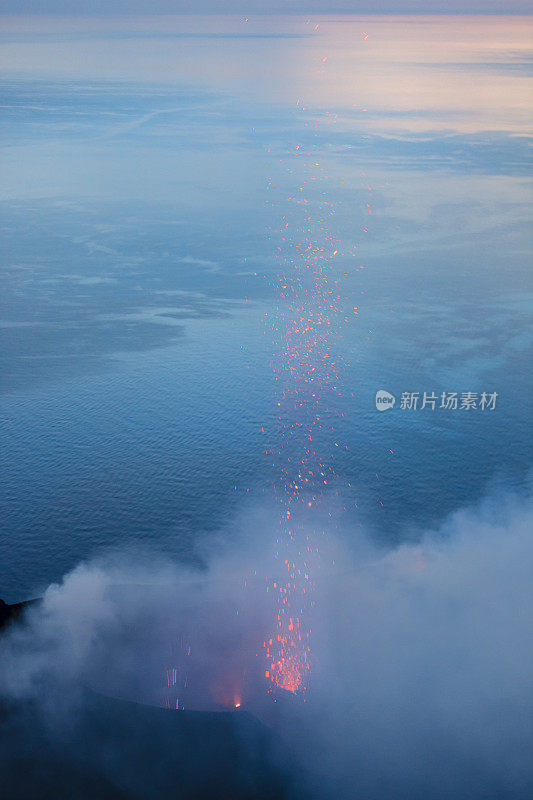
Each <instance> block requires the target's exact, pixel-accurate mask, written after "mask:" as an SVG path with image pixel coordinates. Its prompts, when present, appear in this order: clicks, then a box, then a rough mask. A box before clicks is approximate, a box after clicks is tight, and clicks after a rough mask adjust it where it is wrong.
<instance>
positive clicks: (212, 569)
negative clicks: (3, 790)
mask: <svg viewBox="0 0 533 800" xmlns="http://www.w3.org/2000/svg"><path fill="white" fill-rule="evenodd" d="M242 527H243V528H244V530H243V531H242V532H241V534H240V535H239V536H238V537H237V538H238V546H237V545H235V546H234V547H232V548H231V549H230V550H226V551H225V552H224V554H222V555H218V556H212V557H211V560H210V565H209V568H208V569H206V570H203V571H198V570H192V569H187V568H184V567H181V566H176V565H175V564H169V563H168V562H165V561H164V560H162V559H158V558H156V557H154V556H151V557H150V558H148V557H147V555H146V553H145V554H144V555H143V556H142V557H137V558H136V559H135V558H133V557H132V556H131V554H130V555H129V556H127V557H126V556H125V555H123V554H122V555H120V556H119V555H118V554H116V553H115V554H114V555H113V556H108V557H106V558H100V559H98V560H95V561H94V562H90V563H84V564H82V565H80V566H79V567H77V568H76V569H75V570H74V571H73V572H71V573H70V574H69V575H67V576H66V577H65V579H64V580H63V583H62V584H61V585H57V586H52V587H50V588H49V589H48V591H47V592H46V594H45V597H44V600H43V602H42V604H41V605H39V606H36V607H34V608H32V609H31V610H30V611H29V612H28V614H27V615H26V620H25V622H24V624H23V625H16V626H13V627H12V628H11V629H10V630H9V631H8V632H7V633H6V634H4V636H3V639H2V658H1V663H0V697H1V698H2V705H1V708H3V709H4V712H3V715H4V719H3V724H2V728H3V735H2V739H3V741H4V742H6V743H7V745H6V749H5V751H4V752H5V754H6V755H4V760H3V762H2V758H1V757H0V766H2V767H4V768H5V769H6V770H7V773H6V774H8V780H9V775H11V774H13V770H12V769H11V772H10V770H9V768H8V766H6V765H7V764H8V762H9V763H11V764H13V763H15V761H16V760H17V759H18V760H20V759H22V761H24V758H26V760H27V761H30V760H31V758H33V757H34V750H35V748H39V753H40V754H41V756H42V765H41V767H40V768H39V769H41V771H43V770H44V771H46V767H45V766H43V765H46V763H48V762H49V761H50V760H52V761H53V762H54V763H56V762H57V759H58V752H59V751H60V752H61V754H62V756H61V757H62V759H63V761H64V759H65V758H67V759H70V760H71V761H72V762H75V763H72V765H71V766H72V774H76V775H81V776H82V777H81V778H79V781H80V783H79V786H80V787H83V790H82V788H79V791H78V795H77V796H80V797H83V796H87V797H89V796H93V797H94V796H99V797H105V796H110V797H111V796H117V797H118V796H121V797H130V796H131V797H165V796H167V797H168V796H172V797H195V796H198V797H200V796H208V794H207V792H208V790H207V789H205V792H206V794H205V795H202V794H201V793H200V791H199V790H195V788H194V787H195V782H194V781H195V776H194V774H193V773H194V769H193V770H192V773H191V764H193V762H194V758H195V757H198V763H197V767H196V769H197V770H200V771H205V770H206V769H211V770H212V771H213V770H214V771H215V772H216V771H217V770H218V769H220V770H221V772H220V774H222V773H223V767H222V766H221V767H220V768H219V767H218V766H216V764H215V762H214V761H213V760H212V759H213V758H215V760H216V757H219V758H222V759H226V762H225V763H226V764H227V758H226V756H224V752H226V751H222V750H221V751H217V752H215V751H213V749H212V748H213V745H212V742H210V741H208V740H207V739H206V738H205V736H203V734H202V735H197V734H194V733H191V730H189V729H187V731H185V733H184V732H183V730H182V731H181V733H180V736H182V737H183V738H182V739H179V746H178V740H177V739H176V738H175V737H176V732H175V731H170V730H169V729H168V727H167V721H168V720H169V719H172V721H174V720H175V719H178V718H180V715H179V714H175V713H174V714H171V713H170V712H168V711H163V710H159V709H152V708H150V709H148V708H147V709H145V710H144V711H143V712H142V713H143V714H144V715H145V716H144V717H143V723H142V725H141V724H139V726H138V728H135V729H133V728H132V727H131V726H130V727H127V726H126V728H127V729H125V727H124V722H123V719H122V716H123V715H124V714H125V713H126V712H125V711H124V709H125V707H126V706H125V705H124V703H123V701H125V700H128V701H129V700H133V701H136V702H140V703H145V704H150V705H153V706H156V705H157V706H164V704H165V692H166V691H167V690H168V685H165V681H164V675H165V670H166V669H167V668H168V667H169V666H172V665H173V664H174V663H178V665H179V669H182V668H186V670H187V672H188V675H189V681H190V682H191V684H192V685H190V686H188V688H187V692H188V694H186V695H185V697H186V698H188V702H189V707H190V708H199V709H202V710H204V711H207V712H210V711H214V710H219V709H223V708H229V707H231V706H234V705H235V703H233V700H234V699H236V698H238V699H239V702H241V696H242V706H243V709H249V710H251V711H252V712H253V714H254V715H255V716H257V717H259V719H261V720H262V721H263V722H264V723H265V724H266V726H273V728H274V732H273V733H272V737H271V738H269V736H268V735H266V734H265V735H263V733H261V732H260V731H264V730H265V728H263V727H261V726H260V725H259V723H258V725H259V727H257V728H256V727H254V724H255V723H253V722H251V721H250V720H251V717H248V716H247V715H246V714H242V715H241V717H240V720H241V722H239V725H238V726H237V727H236V728H235V730H233V729H232V731H233V732H232V734H231V735H232V736H234V737H235V739H234V742H233V744H234V745H235V748H237V750H238V749H239V748H241V749H244V750H246V748H248V751H247V753H248V756H247V757H248V760H246V759H244V761H243V760H242V758H240V756H237V755H235V754H234V755H235V759H236V761H235V763H238V764H239V765H240V766H239V769H240V772H239V773H238V775H237V779H238V785H239V786H240V787H241V788H242V792H241V794H240V795H238V794H235V793H234V796H235V797H237V796H242V797H259V796H261V797H262V796H271V797H283V796H287V797H293V798H297V797H317V798H321V799H322V798H330V797H331V798H333V797H335V798H352V797H353V798H365V799H366V800H379V799H380V798H384V799H386V800H389V798H390V800H392V798H394V800H397V799H398V798H404V797H405V798H420V800H422V798H424V800H428V799H430V798H450V797H453V798H465V800H466V798H468V799H469V800H472V799H475V798H483V800H487V798H513V800H515V799H516V798H522V797H524V798H525V797H529V796H531V793H532V792H533V759H532V758H531V753H532V752H533V686H532V680H531V676H532V668H531V664H533V635H532V632H533V581H532V577H531V576H532V574H533V537H532V535H531V531H532V530H533V509H532V508H531V505H530V504H528V503H526V502H525V501H524V500H523V499H520V498H518V497H498V498H497V501H494V500H493V501H492V502H487V503H485V504H483V505H482V506H480V507H478V508H476V509H472V510H465V511H462V512H459V513H457V514H455V515H454V516H453V517H451V518H450V519H449V520H447V521H446V523H445V524H444V525H443V526H442V527H441V528H440V529H439V530H437V531H435V532H429V533H427V534H425V535H424V536H423V537H422V538H421V539H420V540H418V541H417V542H416V543H413V544H404V545H402V546H401V547H398V548H396V549H394V550H389V551H384V550H377V549H376V548H374V547H372V545H371V544H370V543H369V542H353V541H351V538H350V532H349V531H347V532H345V535H344V538H343V539H342V538H340V537H336V538H335V540H333V539H332V538H329V539H328V541H323V543H322V546H321V556H320V558H321V562H320V566H319V568H317V573H316V575H315V576H314V586H315V588H314V594H313V600H314V606H313V609H312V622H311V631H312V638H311V654H312V669H311V672H310V681H309V686H308V690H307V693H306V697H305V702H303V701H301V700H300V699H298V698H291V702H288V703H284V702H283V698H281V699H280V701H279V704H278V706H277V711H276V714H274V715H272V713H271V710H270V711H269V703H270V704H271V698H270V700H269V699H266V700H265V698H264V681H263V680H262V677H264V652H263V649H262V644H263V641H264V638H265V637H266V636H267V634H268V631H269V630H272V626H273V622H272V620H273V617H274V615H275V608H274V606H273V602H272V597H271V594H270V593H269V592H267V591H266V574H267V573H268V570H269V567H268V566H265V564H267V565H268V564H269V562H270V559H271V557H272V554H271V553H269V552H266V549H265V545H264V543H265V542H267V543H268V542H270V541H271V540H272V538H273V537H272V530H271V529H270V522H269V520H268V515H261V516H260V517H259V520H258V521H256V524H255V525H250V524H246V525H245V526H242ZM177 643H178V644H177ZM189 648H190V652H189ZM184 653H185V655H186V658H185V656H184ZM184 664H185V667H184V666H183V665H184ZM178 683H179V682H178ZM102 695H103V696H105V697H106V698H109V697H111V698H115V699H114V700H109V701H108V700H103V699H102ZM117 698H118V699H117ZM99 704H100V705H99ZM102 704H103V705H102ZM185 706H186V708H187V703H186V702H185ZM101 708H105V712H101ZM129 708H130V707H129V705H128V709H129ZM95 709H96V710H95ZM99 709H100V710H99ZM152 712H153V713H154V714H155V713H156V714H157V715H158V716H157V719H156V718H155V717H154V718H152V717H150V718H149V717H148V716H147V715H149V714H150V713H152ZM102 713H104V716H105V718H106V723H105V725H104V726H103V725H102ZM128 713H129V712H128ZM114 715H116V718H117V719H116V720H115V719H114ZM121 715H122V716H121ZM200 716H201V715H200ZM208 716H209V720H211V721H212V720H213V719H214V716H213V715H212V714H211V715H208ZM235 717H237V714H236V715H235ZM186 718H187V717H186V714H184V715H182V717H181V719H183V720H185V719H186ZM223 718H224V715H222V716H221V717H220V719H223ZM187 719H188V718H187ZM194 719H196V717H194ZM163 720H164V722H163ZM243 720H247V721H246V723H245V724H244V723H243V722H242V721H243ZM187 724H192V723H187ZM194 724H196V723H194ZM198 724H200V723H198ZM210 724H213V725H215V726H216V724H218V723H214V722H210ZM107 729H109V731H111V732H112V733H111V734H110V735H107V733H106V731H107ZM36 731H38V733H36ZM267 733H268V732H267ZM213 735H214V736H215V738H216V734H213ZM154 736H157V737H158V738H157V747H154V746H153V740H154ZM221 736H222V738H224V736H226V738H227V735H226V734H221ZM265 736H266V738H265ZM121 737H122V738H121ZM169 737H170V744H169ZM172 737H174V738H172ZM191 737H192V739H191ZM232 741H233V740H232ZM132 742H135V744H132ZM191 742H193V745H191ZM250 742H252V743H253V746H252V745H251V744H250ZM124 743H126V744H124ZM232 746H233V745H232ZM183 747H188V748H189V749H188V750H187V754H186V756H184V755H183ZM250 748H251V749H250ZM254 748H255V749H254ZM252 750H253V752H251V751H252ZM30 751H32V752H30ZM80 752H81V753H82V755H80ZM233 752H234V751H233V750H232V753H233ZM235 752H236V750H235ZM259 752H260V758H259V756H258V753H259ZM32 753H33V755H32ZM250 753H251V755H250ZM65 754H67V755H66V756H65ZM213 754H214V755H213ZM217 754H218V755H217ZM203 756H205V758H206V759H207V761H206V760H205V759H204V760H202V758H203ZM180 758H182V759H184V760H185V762H186V768H185V766H183V767H180V769H178V768H177V767H176V764H179V763H180ZM210 758H211V761H209V759H210ZM232 758H233V756H232ZM239 759H240V760H239ZM250 759H251V760H250ZM251 763H252V764H253V767H250V764H251ZM243 764H244V765H245V767H243ZM62 769H63V773H62V775H64V769H65V768H64V766H63V767H62ZM253 769H255V770H256V771H259V772H260V775H261V777H260V780H259V783H257V781H256V780H255V778H253V777H251V771H252V772H253ZM19 773H20V771H19ZM126 773H127V774H126ZM69 774H70V773H69ZM154 775H157V777H154ZM161 775H166V778H165V779H163V778H161ZM95 776H96V777H95ZM280 776H281V777H280ZM288 776H289V777H288ZM290 776H292V779H291V777H290ZM43 780H44V781H45V784H46V780H51V779H50V776H48V775H45V777H44V778H43ZM91 781H92V783H91ZM94 781H96V783H94ZM187 781H189V783H187ZM254 781H255V782H254ZM265 781H266V783H267V784H269V785H270V787H271V791H270V794H268V793H266V791H265V790H264V785H265ZM43 785H44V784H43ZM46 785H48V784H46ZM258 786H262V787H263V789H261V791H263V794H261V793H260V789H259V788H258ZM87 787H89V788H87ZM91 787H92V788H91ZM95 787H96V788H95ZM191 787H192V788H191ZM84 791H85V792H86V794H84ZM215 791H216V790H215ZM254 792H255V793H254ZM13 796H15V795H13ZM20 796H22V794H21V795H20ZM213 796H216V795H213Z"/></svg>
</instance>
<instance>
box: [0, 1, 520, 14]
mask: <svg viewBox="0 0 533 800" xmlns="http://www.w3.org/2000/svg"><path fill="white" fill-rule="evenodd" d="M532 10H533V3H532V2H531V0H4V2H3V3H2V7H1V11H2V12H4V13H15V14H16V13H33V14H47V13H58V14H64V13H76V14H93V13H98V14H100V13H103V14H117V13H118V14H122V13H135V14H138V13H146V14H153V13H182V12H184V13H219V14H220V13H242V14H254V13H261V14H265V13H279V12H284V11H286V12H289V13H306V12H309V13H311V12H314V13H327V12H355V13H388V14H394V13H423V14H428V13H501V14H507V13H524V14H527V13H531V12H532Z"/></svg>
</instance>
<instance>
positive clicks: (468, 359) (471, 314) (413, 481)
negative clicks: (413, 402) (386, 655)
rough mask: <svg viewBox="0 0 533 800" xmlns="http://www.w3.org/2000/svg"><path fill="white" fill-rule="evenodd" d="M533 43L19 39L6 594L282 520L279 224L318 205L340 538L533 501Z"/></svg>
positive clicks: (296, 28) (1, 99)
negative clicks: (387, 400) (492, 504)
mask: <svg viewBox="0 0 533 800" xmlns="http://www.w3.org/2000/svg"><path fill="white" fill-rule="evenodd" d="M316 25H318V29H316ZM530 41H531V35H530V31H528V23H527V21H526V20H524V19H520V18H517V17H512V18H509V19H503V18H475V19H473V18H468V19H466V18H463V19H458V18H451V17H450V18H445V17H440V18H437V17H434V18H419V19H414V18H408V19H406V18H404V19H400V18H389V17H381V18H372V17H366V18H344V19H343V18H333V17H328V18H320V17H317V18H313V20H312V21H311V23H308V22H306V19H305V18H303V17H302V18H288V17H287V18H268V19H263V20H260V21H257V20H256V21H254V20H252V21H251V22H249V23H245V22H244V21H243V20H241V19H237V18H226V19H221V18H220V19H219V18H213V17H212V18H208V19H207V18H200V17H197V18H173V19H170V20H166V21H164V22H162V21H161V19H159V20H157V19H154V18H147V19H144V20H129V21H124V20H122V21H120V22H115V21H112V20H111V21H102V20H99V21H93V22H90V23H89V22H83V21H72V20H70V21H69V20H63V19H55V20H50V21H48V22H46V23H44V22H32V21H28V20H25V21H19V20H17V19H15V18H13V19H12V20H10V21H9V23H8V25H7V26H6V29H5V31H4V32H3V34H2V35H1V39H0V57H1V58H2V61H3V62H4V64H6V65H7V69H4V77H3V80H2V84H1V88H0V93H1V94H0V103H1V106H2V123H1V134H0V135H1V143H2V155H1V158H2V173H3V180H2V186H1V188H0V204H1V210H2V254H1V262H2V275H3V285H4V293H3V301H2V305H3V309H2V312H3V313H2V341H3V347H2V352H3V363H2V375H3V379H2V383H3V401H2V411H3V417H4V423H3V434H2V476H3V499H2V509H1V513H2V521H3V529H2V533H1V535H0V596H1V597H4V598H5V599H7V600H11V601H15V600H18V599H22V598H24V597H27V596H30V595H35V594H36V593H38V592H40V591H41V590H42V588H43V587H44V586H45V585H47V584H48V583H49V582H50V581H52V580H57V579H59V578H60V577H61V575H62V574H63V573H64V572H65V571H66V570H68V569H69V568H71V567H73V566H74V565H75V564H76V563H78V561H79V560H80V559H81V558H85V557H90V556H91V555H93V554H94V553H97V552H99V551H100V550H101V549H102V548H106V547H117V546H123V545H134V546H136V545H142V546H146V545H149V546H150V547H154V548H156V549H159V550H161V551H163V552H168V553H170V554H171V555H173V556H176V557H179V558H183V559H193V560H194V559H196V558H197V557H198V545H199V543H201V542H203V541H205V537H206V536H209V535H210V534H214V533H216V532H217V531H219V530H221V529H222V530H224V531H225V534H224V535H227V536H231V531H232V524H233V520H234V519H237V518H238V517H239V515H240V514H242V512H243V509H244V510H245V511H247V513H248V512H249V510H250V509H251V508H253V507H254V503H264V502H268V497H269V493H270V491H271V485H272V480H273V475H272V467H271V459H270V457H269V455H268V454H267V451H268V450H269V449H271V448H273V447H274V448H275V446H276V441H277V438H278V437H279V425H278V420H277V410H276V397H277V392H278V388H277V386H276V379H275V378H276V370H275V362H276V357H277V356H276V353H277V350H278V337H279V333H276V328H277V327H279V320H280V319H283V318H286V317H287V315H290V313H291V312H290V307H289V306H288V303H287V301H285V300H283V299H280V289H279V286H280V280H278V276H280V275H281V276H282V277H283V276H284V275H285V274H286V273H287V270H288V269H289V268H288V265H287V258H288V257H289V256H290V252H289V250H288V243H287V234H286V228H285V224H286V223H285V217H289V218H291V219H294V215H295V214H296V217H297V223H298V226H300V227H299V230H301V226H302V225H303V222H304V218H305V215H306V214H307V213H308V210H309V214H310V218H311V217H312V218H313V219H312V222H311V223H310V224H311V225H315V224H316V221H317V219H318V217H317V209H318V204H319V202H321V201H322V200H323V197H324V194H323V193H324V192H325V191H327V197H328V201H330V202H331V203H332V204H334V206H335V209H336V214H335V222H334V224H333V223H332V224H331V225H330V234H331V236H332V237H333V240H334V241H335V242H338V251H339V253H340V255H339V256H338V258H337V259H336V261H335V263H334V266H333V272H334V273H335V275H336V276H337V277H338V280H339V301H338V303H337V316H336V323H335V335H334V337H333V340H332V341H333V354H334V355H335V356H336V357H339V358H340V360H342V361H343V366H342V369H341V379H342V387H341V392H340V394H339V396H338V398H337V404H338V407H337V409H336V410H337V412H338V414H337V416H336V417H335V422H334V431H333V432H331V431H329V432H327V431H324V433H323V441H322V442H321V440H320V436H319V437H318V442H317V443H316V444H317V447H318V448H319V449H320V447H322V448H323V451H324V452H326V451H328V454H329V456H328V457H329V458H330V461H331V463H332V464H333V465H334V468H335V471H336V473H337V475H338V476H339V478H338V481H339V482H338V485H337V486H336V490H337V491H340V494H341V502H340V506H339V508H340V511H339V513H341V512H342V525H341V527H342V528H343V530H344V531H345V535H346V536H347V537H350V536H354V537H356V536H358V535H360V534H361V533H362V532H367V533H368V534H369V535H371V536H372V537H373V538H374V539H375V540H376V541H378V542H380V543H382V544H383V545H385V546H389V545H393V544H395V543H397V542H400V541H402V540H404V539H405V538H407V537H412V536H416V535H418V534H419V532H420V531H422V530H424V529H425V528H427V527H428V526H436V525H438V524H439V522H440V521H441V520H442V519H444V518H445V517H446V516H447V515H448V514H450V513H451V512H453V511H454V510H456V509H457V508H460V507H462V506H464V505H468V504H472V503H475V502H477V501H478V500H480V498H482V497H484V496H485V495H486V494H487V493H488V492H491V491H492V490H493V489H494V487H495V486H500V487H510V488H512V489H513V490H519V491H525V489H526V485H527V479H528V474H529V470H530V468H531V438H530V433H529V429H528V420H529V418H530V417H529V414H530V410H531V408H530V398H531V392H532V388H533V387H532V385H531V378H530V367H529V362H528V358H530V350H528V348H530V345H531V338H532V337H531V325H530V323H531V302H530V301H531V289H532V286H531V278H530V264H531V244H532V242H531V233H530V229H529V228H528V220H529V219H530V213H531V208H530V205H531V187H530V175H531V171H530V164H529V163H528V156H527V154H528V150H527V146H528V143H529V139H528V135H527V134H528V131H527V123H528V119H527V113H526V112H527V98H528V76H529V75H530V63H531V62H530V61H528V56H529V55H530V53H528V42H530ZM302 152H303V153H306V154H307V155H306V158H304V159H302V157H301V154H302ZM313 170H317V172H316V174H317V175H320V180H317V181H316V184H315V183H313V181H314V176H315V172H314V171H313ZM302 185H305V190H306V195H307V203H308V204H307V205H306V206H305V208H304V207H302V208H300V207H296V206H295V197H297V193H298V191H299V187H300V186H302ZM295 208H296V211H295ZM291 215H292V217H291ZM292 235H293V240H292V244H294V231H293V234H292ZM361 265H362V266H363V267H364V268H363V269H360V268H359V267H360V266H361ZM334 277H335V276H334ZM355 307H357V309H358V314H357V315H356V314H354V313H353V312H354V308H355ZM344 362H345V363H344ZM378 389H386V390H388V391H389V392H392V393H393V394H394V395H396V397H397V398H398V400H397V404H396V406H395V408H394V409H392V410H391V411H388V412H386V413H382V414H379V413H378V412H377V411H376V409H375V404H374V395H375V392H376V391H377V390H378ZM405 391H410V392H412V391H418V392H420V393H422V392H424V391H428V392H435V393H436V394H437V395H438V396H439V397H440V394H441V393H442V392H443V391H445V392H452V391H456V392H459V393H461V392H467V391H472V392H477V393H481V392H483V391H487V392H497V393H498V398H497V403H496V408H495V410H494V411H484V412H481V411H479V409H478V410H477V411H473V412H466V411H464V410H463V411H461V410H457V411H444V410H439V409H436V410H435V412H431V411H429V410H428V409H424V410H420V409H419V410H417V411H411V412H410V411H407V410H402V409H400V407H399V405H400V395H401V393H402V392H405ZM341 413H342V414H343V416H341ZM332 436H333V438H335V439H338V440H339V441H341V442H342V443H343V446H342V447H340V448H338V449H337V450H336V451H331V447H330V444H331V441H332ZM348 484H350V486H348ZM325 491H326V492H327V491H328V490H325ZM331 491H333V489H331Z"/></svg>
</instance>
